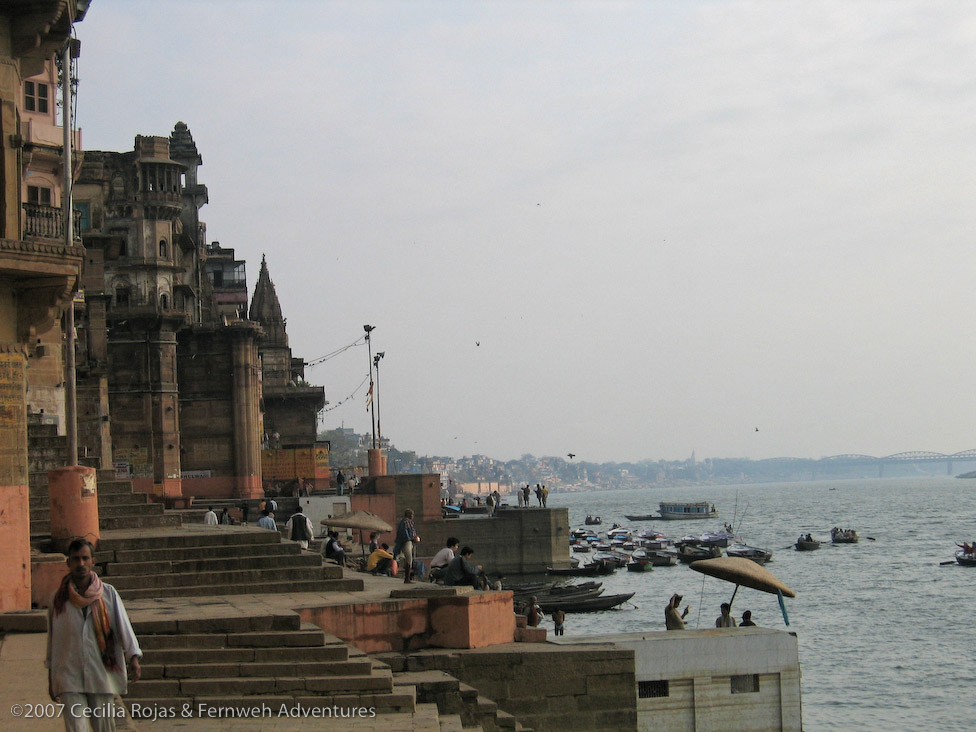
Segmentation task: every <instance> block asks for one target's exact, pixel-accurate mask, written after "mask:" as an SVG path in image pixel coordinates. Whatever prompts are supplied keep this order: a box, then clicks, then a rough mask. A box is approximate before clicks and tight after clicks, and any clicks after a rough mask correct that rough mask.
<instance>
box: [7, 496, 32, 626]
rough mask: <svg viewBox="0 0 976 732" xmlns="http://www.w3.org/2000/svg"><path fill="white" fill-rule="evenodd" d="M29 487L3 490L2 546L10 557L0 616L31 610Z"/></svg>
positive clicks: (8, 558)
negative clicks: (1, 614) (5, 613)
mask: <svg viewBox="0 0 976 732" xmlns="http://www.w3.org/2000/svg"><path fill="white" fill-rule="evenodd" d="M28 494H29V491H28V488H27V486H26V485H4V486H0V546H3V547H4V549H5V551H6V553H7V561H6V562H5V563H4V564H5V567H4V571H3V572H0V612H10V611H13V610H30V606H31V578H30V521H29V520H28V518H27V517H28V516H30V510H29V508H28V506H29V503H30V501H29V498H28Z"/></svg>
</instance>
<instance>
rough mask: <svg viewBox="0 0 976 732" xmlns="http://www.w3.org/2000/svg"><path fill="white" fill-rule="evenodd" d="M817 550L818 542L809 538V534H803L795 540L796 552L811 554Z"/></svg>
mask: <svg viewBox="0 0 976 732" xmlns="http://www.w3.org/2000/svg"><path fill="white" fill-rule="evenodd" d="M819 548H820V542H819V541H817V540H816V539H814V538H813V537H812V536H810V534H803V535H801V536H800V538H799V539H797V540H796V550H797V551H798V552H812V551H814V550H815V549H819Z"/></svg>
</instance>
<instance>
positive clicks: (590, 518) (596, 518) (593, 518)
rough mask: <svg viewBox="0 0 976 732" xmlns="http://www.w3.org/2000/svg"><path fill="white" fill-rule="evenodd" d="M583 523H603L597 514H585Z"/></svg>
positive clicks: (591, 524)
mask: <svg viewBox="0 0 976 732" xmlns="http://www.w3.org/2000/svg"><path fill="white" fill-rule="evenodd" d="M583 523H584V524H586V525H587V526H599V525H600V524H602V523H603V519H601V518H600V517H599V516H587V517H586V519H585V520H584V521H583Z"/></svg>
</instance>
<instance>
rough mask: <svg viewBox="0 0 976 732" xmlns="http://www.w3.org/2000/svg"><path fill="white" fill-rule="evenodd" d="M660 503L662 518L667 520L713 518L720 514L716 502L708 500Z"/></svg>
mask: <svg viewBox="0 0 976 732" xmlns="http://www.w3.org/2000/svg"><path fill="white" fill-rule="evenodd" d="M659 505H660V512H661V518H662V519H664V520H665V521H684V520H687V519H711V518H715V517H716V516H718V511H716V510H715V504H714V503H709V502H708V501H699V502H698V503H668V502H662V503H661V504H659Z"/></svg>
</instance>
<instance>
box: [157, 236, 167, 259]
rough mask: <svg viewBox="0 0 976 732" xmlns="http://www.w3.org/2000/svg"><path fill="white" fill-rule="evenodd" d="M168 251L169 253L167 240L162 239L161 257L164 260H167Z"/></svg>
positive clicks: (160, 245)
mask: <svg viewBox="0 0 976 732" xmlns="http://www.w3.org/2000/svg"><path fill="white" fill-rule="evenodd" d="M166 251H167V250H166V240H165V239H160V240H159V256H160V257H161V258H162V259H166V257H167V254H166Z"/></svg>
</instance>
